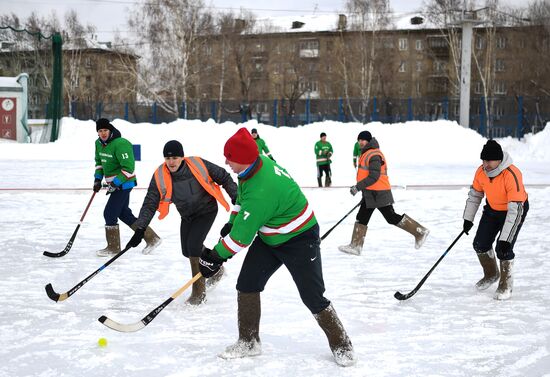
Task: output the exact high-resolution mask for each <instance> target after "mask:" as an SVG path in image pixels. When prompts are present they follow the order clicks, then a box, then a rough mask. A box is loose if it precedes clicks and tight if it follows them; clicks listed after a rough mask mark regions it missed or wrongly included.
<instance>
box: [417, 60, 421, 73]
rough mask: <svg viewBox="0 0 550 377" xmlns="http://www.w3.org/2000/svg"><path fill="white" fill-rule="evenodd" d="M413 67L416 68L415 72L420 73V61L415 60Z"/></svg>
mask: <svg viewBox="0 0 550 377" xmlns="http://www.w3.org/2000/svg"><path fill="white" fill-rule="evenodd" d="M415 67H416V72H422V61H421V60H417V61H416V62H415Z"/></svg>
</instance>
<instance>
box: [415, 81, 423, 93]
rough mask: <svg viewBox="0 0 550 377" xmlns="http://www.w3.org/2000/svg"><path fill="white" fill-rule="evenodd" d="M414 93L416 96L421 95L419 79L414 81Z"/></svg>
mask: <svg viewBox="0 0 550 377" xmlns="http://www.w3.org/2000/svg"><path fill="white" fill-rule="evenodd" d="M415 93H416V95H417V96H421V95H422V90H421V87H420V81H417V82H416V83H415Z"/></svg>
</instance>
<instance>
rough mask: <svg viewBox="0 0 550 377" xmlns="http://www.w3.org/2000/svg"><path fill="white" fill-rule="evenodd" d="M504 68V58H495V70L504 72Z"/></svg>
mask: <svg viewBox="0 0 550 377" xmlns="http://www.w3.org/2000/svg"><path fill="white" fill-rule="evenodd" d="M504 70H505V66H504V59H497V60H496V61H495V71H497V72H504Z"/></svg>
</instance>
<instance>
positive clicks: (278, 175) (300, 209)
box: [214, 156, 317, 259]
mask: <svg viewBox="0 0 550 377" xmlns="http://www.w3.org/2000/svg"><path fill="white" fill-rule="evenodd" d="M241 176H242V177H241ZM229 222H230V223H232V224H233V227H232V228H231V232H230V233H229V234H228V235H227V236H225V237H224V238H223V239H221V240H220V242H218V244H217V245H216V246H215V247H214V250H216V252H217V253H218V255H219V256H220V257H221V258H223V259H227V258H229V257H231V256H232V255H234V254H236V253H238V252H239V251H241V250H243V249H245V248H246V247H248V246H249V245H250V244H251V243H252V241H253V240H254V237H255V236H256V234H258V237H260V238H261V239H262V241H264V242H265V243H266V244H267V245H270V246H277V245H280V244H283V243H285V242H287V241H288V240H290V239H292V238H293V237H295V236H297V235H298V234H301V233H303V232H305V231H306V230H308V229H310V228H311V227H313V226H314V225H315V224H317V219H316V218H315V215H314V213H313V209H312V208H311V206H310V205H309V204H308V202H307V199H306V197H305V195H304V194H303V192H302V190H301V189H300V187H299V186H298V184H297V183H296V182H295V181H294V180H293V179H292V177H291V176H290V175H289V174H288V173H287V172H286V170H285V169H283V168H282V167H280V166H279V165H277V164H276V163H275V162H273V161H272V160H270V159H269V158H267V157H265V156H261V157H260V159H259V160H257V161H256V163H255V164H254V165H252V166H251V167H250V168H249V171H245V172H244V173H241V174H240V175H239V186H238V189H237V201H236V203H235V207H234V209H233V211H232V212H231V217H230V220H229Z"/></svg>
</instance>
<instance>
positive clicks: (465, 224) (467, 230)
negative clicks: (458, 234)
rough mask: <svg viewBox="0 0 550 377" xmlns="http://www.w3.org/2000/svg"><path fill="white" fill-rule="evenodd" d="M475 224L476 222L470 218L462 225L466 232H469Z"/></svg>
mask: <svg viewBox="0 0 550 377" xmlns="http://www.w3.org/2000/svg"><path fill="white" fill-rule="evenodd" d="M473 226H474V223H473V222H471V221H470V220H464V225H463V226H462V229H463V230H464V233H466V234H469V233H468V232H469V231H470V229H472V227H473Z"/></svg>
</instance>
